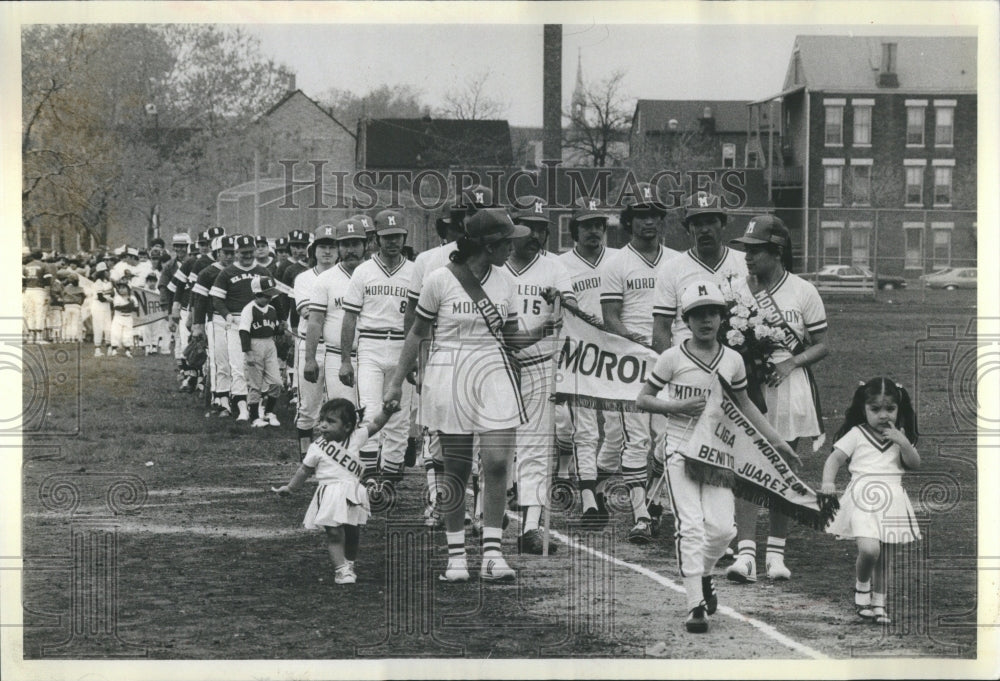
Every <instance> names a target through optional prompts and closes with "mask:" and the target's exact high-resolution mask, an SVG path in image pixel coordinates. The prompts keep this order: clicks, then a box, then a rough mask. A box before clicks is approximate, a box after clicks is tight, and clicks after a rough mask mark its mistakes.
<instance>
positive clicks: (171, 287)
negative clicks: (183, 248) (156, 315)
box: [167, 255, 200, 308]
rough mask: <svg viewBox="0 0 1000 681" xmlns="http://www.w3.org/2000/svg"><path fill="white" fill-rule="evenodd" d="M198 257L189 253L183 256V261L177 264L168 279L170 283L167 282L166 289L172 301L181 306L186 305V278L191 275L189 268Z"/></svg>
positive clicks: (184, 306) (187, 287) (187, 294)
mask: <svg viewBox="0 0 1000 681" xmlns="http://www.w3.org/2000/svg"><path fill="white" fill-rule="evenodd" d="M199 257H200V256H195V255H189V256H188V257H187V258H185V259H184V262H182V263H181V264H180V265H178V267H177V270H176V271H174V276H173V278H172V279H171V280H170V283H169V284H167V290H168V291H169V292H170V295H171V296H173V300H172V302H173V303H178V304H179V305H180V306H181V307H183V308H186V307H187V306H188V296H189V293H188V289H189V286H188V278H189V277H190V276H191V268H192V267H194V263H195V261H197V260H198V258H199Z"/></svg>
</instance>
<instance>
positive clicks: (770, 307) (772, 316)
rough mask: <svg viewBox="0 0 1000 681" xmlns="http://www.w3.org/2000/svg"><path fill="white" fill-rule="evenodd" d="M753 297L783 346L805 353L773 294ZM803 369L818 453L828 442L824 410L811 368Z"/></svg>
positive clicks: (760, 293)
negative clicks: (815, 425) (813, 410)
mask: <svg viewBox="0 0 1000 681" xmlns="http://www.w3.org/2000/svg"><path fill="white" fill-rule="evenodd" d="M753 296H754V298H756V299H757V307H758V308H760V311H761V313H763V314H764V315H765V316H766V318H767V321H769V322H770V323H771V325H772V326H775V327H777V328H778V329H780V330H781V331H782V333H784V337H783V338H782V340H781V344H782V345H784V346H785V347H786V348H787V349H788V351H789V352H791V353H792V354H793V355H798V354H801V353H803V352H805V350H806V347H807V346H806V344H805V343H803V342H802V339H801V338H799V337H798V336H797V335H796V334H795V332H794V331H792V327H790V326H788V323H787V322H786V321H785V316H784V315H783V314H781V309H780V308H779V307H778V304H777V303H776V302H775V300H774V297H773V296H771V292H770V291H768V290H767V287H766V286H765V287H762V288H761V289H760V290H759V291H756V292H755V293H754V294H753ZM807 333H808V332H807ZM803 368H804V369H805V372H806V379H807V380H808V381H809V392H811V393H812V402H813V406H815V407H816V423H818V424H819V435H818V436H817V437H816V438H815V439H814V440H813V451H814V452H818V451H819V449H820V447H822V446H823V443H824V442H825V441H826V432H825V430H824V428H823V410H822V408H821V407H820V404H819V387H818V386H817V385H816V378H815V377H814V376H813V372H812V369H811V368H809V367H803Z"/></svg>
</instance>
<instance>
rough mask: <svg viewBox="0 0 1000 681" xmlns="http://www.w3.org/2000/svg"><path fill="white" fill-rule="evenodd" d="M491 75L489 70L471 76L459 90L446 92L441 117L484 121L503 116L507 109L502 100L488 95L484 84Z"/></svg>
mask: <svg viewBox="0 0 1000 681" xmlns="http://www.w3.org/2000/svg"><path fill="white" fill-rule="evenodd" d="M491 75H492V72H491V71H490V70H489V69H486V70H484V71H481V72H479V73H476V74H473V75H472V76H470V77H469V78H468V79H467V80H466V81H465V84H464V85H463V86H462V87H461V88H460V89H458V90H452V91H450V92H448V93H447V94H446V95H445V96H444V106H443V107H441V111H440V115H441V117H442V118H457V119H458V120H462V121H484V120H491V119H496V118H500V117H501V116H503V115H504V114H505V113H506V112H507V109H508V108H509V107H508V105H507V104H505V103H504V102H503V101H502V100H500V99H497V98H495V97H491V96H490V95H489V94H488V89H487V87H486V83H487V81H488V80H489V79H490V76H491Z"/></svg>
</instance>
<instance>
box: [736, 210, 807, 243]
mask: <svg viewBox="0 0 1000 681" xmlns="http://www.w3.org/2000/svg"><path fill="white" fill-rule="evenodd" d="M791 241H792V237H791V234H790V233H789V231H788V228H787V227H785V223H784V222H782V221H781V218H779V217H775V216H774V215H757V216H755V217H752V218H750V222H749V223H747V229H746V231H745V232H743V236H741V237H738V238H736V239H733V240H732V241H730V242H729V244H730V245H731V246H737V245H739V244H777V245H778V246H785V247H787V246H788V245H789V244H790V243H791Z"/></svg>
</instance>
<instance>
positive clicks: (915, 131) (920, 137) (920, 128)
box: [906, 106, 924, 147]
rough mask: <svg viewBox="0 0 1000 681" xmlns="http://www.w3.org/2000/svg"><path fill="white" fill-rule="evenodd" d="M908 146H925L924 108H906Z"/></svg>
mask: <svg viewBox="0 0 1000 681" xmlns="http://www.w3.org/2000/svg"><path fill="white" fill-rule="evenodd" d="M906 146H908V147H922V146H924V107H922V106H908V107H906Z"/></svg>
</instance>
